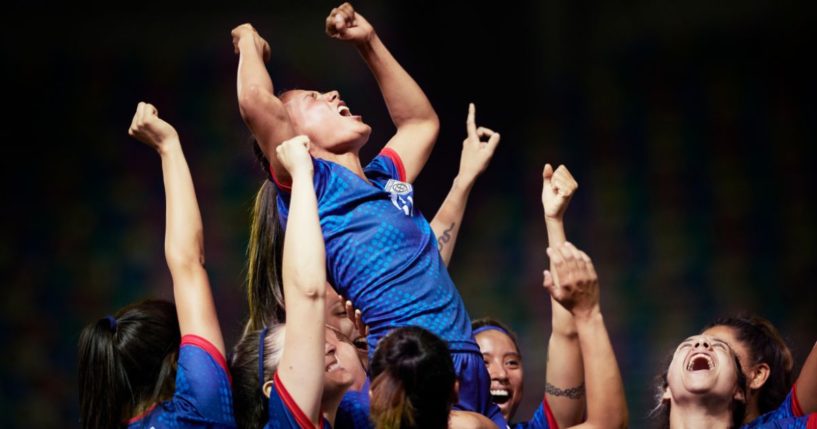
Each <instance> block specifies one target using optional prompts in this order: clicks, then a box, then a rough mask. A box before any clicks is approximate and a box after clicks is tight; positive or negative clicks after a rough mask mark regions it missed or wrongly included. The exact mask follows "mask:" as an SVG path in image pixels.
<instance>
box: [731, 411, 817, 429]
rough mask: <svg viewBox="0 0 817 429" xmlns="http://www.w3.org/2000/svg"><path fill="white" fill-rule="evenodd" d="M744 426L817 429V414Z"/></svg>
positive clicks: (776, 428)
mask: <svg viewBox="0 0 817 429" xmlns="http://www.w3.org/2000/svg"><path fill="white" fill-rule="evenodd" d="M755 421H756V420H753V421H752V423H750V425H751V426H750V425H744V426H743V428H747V427H752V428H755V429H817V413H811V414H809V415H807V416H800V417H788V418H783V419H778V420H769V421H766V422H763V423H759V424H754V423H755Z"/></svg>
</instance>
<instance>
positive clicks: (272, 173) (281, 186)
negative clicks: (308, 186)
mask: <svg viewBox="0 0 817 429" xmlns="http://www.w3.org/2000/svg"><path fill="white" fill-rule="evenodd" d="M269 175H270V177H272V181H273V182H275V185H276V186H278V189H282V190H284V191H287V192H290V191H292V183H290V184H289V185H285V184H283V183H282V182H279V181H278V178H277V177H275V171H274V170H273V169H272V164H270V166H269Z"/></svg>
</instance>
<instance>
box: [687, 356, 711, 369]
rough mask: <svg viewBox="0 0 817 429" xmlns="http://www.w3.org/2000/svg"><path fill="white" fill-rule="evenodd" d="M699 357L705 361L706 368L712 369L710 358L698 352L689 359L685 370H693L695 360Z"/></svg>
mask: <svg viewBox="0 0 817 429" xmlns="http://www.w3.org/2000/svg"><path fill="white" fill-rule="evenodd" d="M699 359H704V360H705V361H706V366H707V368H706V369H707V370H710V369H712V367H713V366H714V364H713V363H712V358H710V357H709V356H707V355H704V354H699V355H695V356H693V357H692V359H690V360H689V365H687V371H694V370H695V362H697V361H698V360H699Z"/></svg>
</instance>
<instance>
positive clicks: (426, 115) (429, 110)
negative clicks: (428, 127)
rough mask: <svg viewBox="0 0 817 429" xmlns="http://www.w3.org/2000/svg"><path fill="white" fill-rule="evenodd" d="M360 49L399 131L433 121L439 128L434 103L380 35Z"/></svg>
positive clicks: (374, 35) (361, 45)
mask: <svg viewBox="0 0 817 429" xmlns="http://www.w3.org/2000/svg"><path fill="white" fill-rule="evenodd" d="M357 48H358V52H360V55H361V56H362V57H363V60H364V61H366V64H367V65H368V66H369V69H370V70H371V71H372V74H373V75H374V78H375V79H376V80H377V84H378V85H379V86H380V92H381V93H382V94H383V99H384V100H385V102H386V107H387V108H388V110H389V115H391V119H392V122H394V125H395V126H397V128H398V130H399V129H400V128H401V127H402V126H404V125H407V124H412V123H418V122H431V123H433V124H435V125H437V126H438V119H437V114H436V113H435V112H434V108H433V107H432V106H431V102H430V101H429V100H428V98H427V97H426V95H425V93H424V92H423V90H422V89H421V88H420V86H419V85H418V84H417V82H415V81H414V79H412V77H411V76H410V75H409V74H408V72H406V70H404V69H403V67H402V66H401V65H400V63H398V62H397V60H396V59H395V58H394V56H392V54H391V52H389V50H388V49H386V46H385V45H384V44H383V42H382V41H381V40H380V37H378V36H377V33H373V35H372V38H371V40H369V41H368V42H365V43H361V44H360V45H358V46H357Z"/></svg>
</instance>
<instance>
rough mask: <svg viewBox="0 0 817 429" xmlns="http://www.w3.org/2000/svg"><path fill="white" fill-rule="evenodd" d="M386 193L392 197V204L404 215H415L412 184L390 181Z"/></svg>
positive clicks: (387, 183)
mask: <svg viewBox="0 0 817 429" xmlns="http://www.w3.org/2000/svg"><path fill="white" fill-rule="evenodd" d="M386 192H388V193H389V194H390V195H391V203H392V204H394V206H395V207H397V208H398V209H399V210H400V211H401V212H403V214H404V215H406V216H412V215H414V188H413V187H412V186H411V184H410V183H406V182H401V181H399V180H394V179H389V181H388V182H386Z"/></svg>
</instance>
